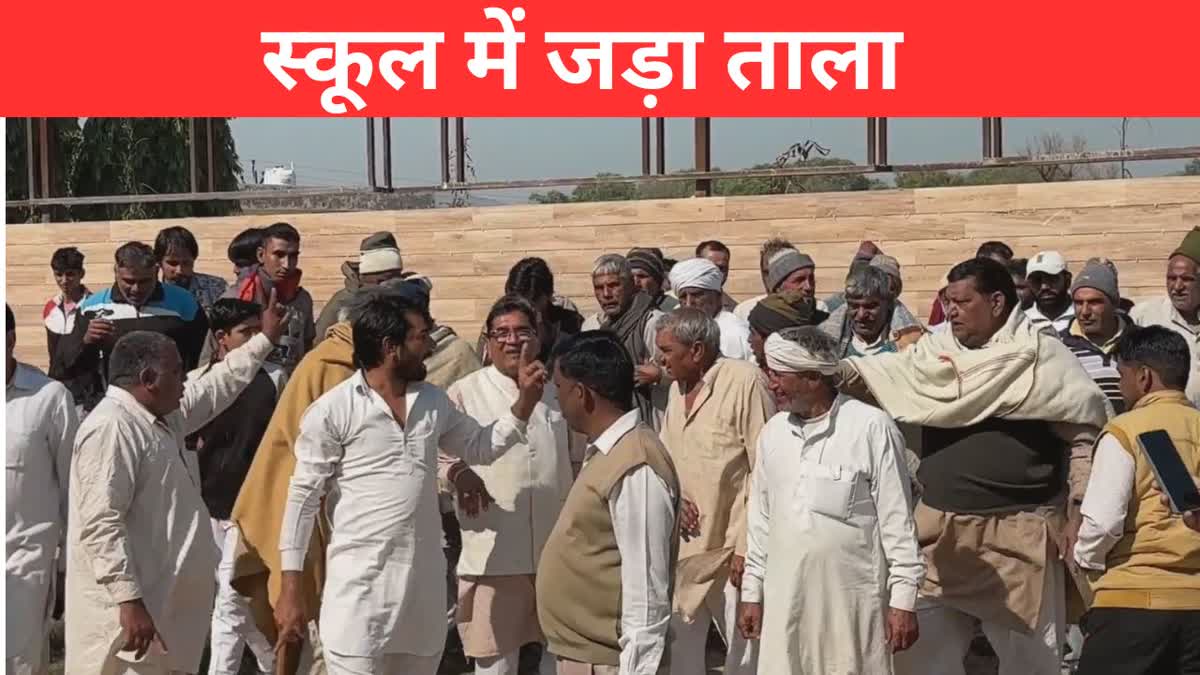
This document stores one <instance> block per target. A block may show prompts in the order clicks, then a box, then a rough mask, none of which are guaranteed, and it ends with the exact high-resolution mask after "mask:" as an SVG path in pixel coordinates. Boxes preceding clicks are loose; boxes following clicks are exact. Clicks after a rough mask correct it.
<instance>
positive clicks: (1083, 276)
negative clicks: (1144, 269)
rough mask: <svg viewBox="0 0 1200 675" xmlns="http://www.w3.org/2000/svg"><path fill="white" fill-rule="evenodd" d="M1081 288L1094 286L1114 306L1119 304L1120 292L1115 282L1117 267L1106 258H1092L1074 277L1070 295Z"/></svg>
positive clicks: (1073, 294)
mask: <svg viewBox="0 0 1200 675" xmlns="http://www.w3.org/2000/svg"><path fill="white" fill-rule="evenodd" d="M1081 288H1094V289H1096V290H1098V291H1100V292H1101V293H1103V294H1104V295H1106V296H1108V299H1109V301H1110V302H1112V304H1113V305H1114V306H1117V305H1120V304H1121V293H1120V290H1119V288H1118V283H1117V268H1116V266H1115V265H1113V264H1112V263H1111V262H1109V261H1107V260H1101V259H1098V258H1093V259H1091V260H1089V261H1087V264H1085V265H1084V266H1083V271H1082V272H1080V273H1079V276H1077V277H1075V281H1074V282H1073V283H1072V284H1071V296H1072V297H1074V296H1075V291H1077V290H1079V289H1081Z"/></svg>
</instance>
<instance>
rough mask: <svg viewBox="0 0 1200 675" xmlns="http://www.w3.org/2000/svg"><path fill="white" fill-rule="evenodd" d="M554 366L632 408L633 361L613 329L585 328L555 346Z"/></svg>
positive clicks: (622, 406)
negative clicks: (611, 331)
mask: <svg viewBox="0 0 1200 675" xmlns="http://www.w3.org/2000/svg"><path fill="white" fill-rule="evenodd" d="M553 359H554V362H555V366H556V367H557V368H558V369H559V371H560V372H562V374H563V375H564V376H566V377H569V378H571V379H572V380H575V381H577V382H579V383H580V384H582V385H583V386H585V387H587V388H588V389H590V390H592V393H593V394H595V395H597V396H599V397H600V398H602V399H604V400H606V401H608V402H609V403H612V404H613V405H615V406H617V408H619V409H621V410H624V411H629V410H632V409H633V361H632V360H631V359H630V358H629V353H628V352H626V351H625V347H624V346H622V345H621V342H620V341H619V340H617V337H616V336H615V335H613V334H612V333H610V332H608V331H604V330H585V331H583V332H582V333H579V334H578V335H573V336H571V337H569V338H567V339H566V340H565V341H563V342H562V343H560V344H559V345H558V346H557V347H555V349H554V356H553Z"/></svg>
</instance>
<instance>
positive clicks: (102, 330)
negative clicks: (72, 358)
mask: <svg viewBox="0 0 1200 675" xmlns="http://www.w3.org/2000/svg"><path fill="white" fill-rule="evenodd" d="M112 334H113V322H111V321H109V320H107V319H92V320H91V321H88V327H87V332H86V333H84V334H83V343H84V344H85V345H105V344H108V342H109V341H110V340H112Z"/></svg>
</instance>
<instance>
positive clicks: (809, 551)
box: [742, 394, 925, 611]
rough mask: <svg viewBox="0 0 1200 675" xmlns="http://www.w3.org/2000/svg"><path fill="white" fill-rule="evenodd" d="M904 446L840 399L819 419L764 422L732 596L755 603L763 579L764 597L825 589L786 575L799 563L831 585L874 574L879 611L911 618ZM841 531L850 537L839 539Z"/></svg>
mask: <svg viewBox="0 0 1200 675" xmlns="http://www.w3.org/2000/svg"><path fill="white" fill-rule="evenodd" d="M904 447H905V446H904V437H903V435H902V434H901V433H900V430H899V428H897V427H896V424H895V422H893V421H892V419H891V418H890V417H888V415H887V413H885V412H883V411H882V410H880V409H878V408H875V407H872V406H869V405H867V404H865V403H862V402H859V401H856V400H854V399H850V398H848V397H846V396H845V395H841V394H839V395H838V397H837V398H836V399H835V400H834V403H833V406H832V408H830V410H829V412H828V413H826V414H825V415H823V416H821V417H819V418H815V419H812V420H800V419H799V418H798V417H796V416H794V415H792V414H790V413H786V412H781V413H779V414H777V415H775V416H774V417H772V418H771V419H770V421H768V422H767V425H766V427H765V428H764V429H763V431H762V433H761V434H760V435H759V441H758V462H757V465H756V466H755V469H754V473H753V477H752V482H753V485H752V488H751V494H750V514H749V537H748V551H747V555H746V572H745V576H744V577H743V579H742V598H743V599H744V600H745V601H747V602H763V595H764V594H763V589H764V585H765V583H766V577H767V576H768V575H770V576H771V580H770V584H771V593H772V594H775V593H783V594H785V595H786V594H787V593H789V592H795V593H802V591H801V590H800V589H801V588H802V586H803V585H804V584H823V583H825V580H821V579H819V578H814V577H813V576H811V575H810V576H795V575H794V574H792V573H791V572H795V571H797V570H794V569H792V567H793V566H794V565H800V566H802V567H806V568H808V569H809V570H812V571H814V573H815V571H817V570H822V569H823V570H826V571H827V573H828V574H830V575H832V577H833V578H837V579H841V578H845V579H850V578H855V579H862V578H870V576H871V575H873V574H874V575H877V577H878V578H879V580H880V588H879V589H878V592H879V593H881V594H882V593H884V592H885V591H886V597H889V598H890V600H889V605H890V606H891V607H894V608H896V609H903V610H908V611H912V610H913V607H914V606H915V603H916V598H917V589H918V588H919V587H920V585H921V583H922V581H923V580H924V575H925V565H924V563H923V562H922V561H921V557H920V554H919V552H918V550H917V537H916V526H915V525H914V521H913V517H912V496H911V493H910V491H909V478H908V471H907V469H906V464H905V461H904V458H903V453H904ZM788 524H791V525H790V526H789V525H788ZM846 525H851V526H853V527H854V528H856V529H858V530H859V531H860V534H859V535H856V536H853V537H850V536H847V535H846V534H845V529H844V528H845V526H846ZM795 527H798V528H800V529H793V528H795ZM839 527H840V528H841V529H839ZM863 535H865V536H863ZM831 555H832V556H835V559H834V560H828V559H824V558H823V556H831ZM776 558H778V560H776ZM852 568H853V569H857V570H859V571H861V572H863V573H862V574H858V573H856V572H852V571H850V570H851V569H852ZM873 568H875V571H874V572H872V571H871V570H872V569H873ZM773 570H777V571H775V572H774V574H772V571H773ZM789 570H791V572H789ZM843 575H844V576H843ZM835 587H838V588H841V587H842V586H837V585H836V583H835ZM875 597H878V595H876V596H875Z"/></svg>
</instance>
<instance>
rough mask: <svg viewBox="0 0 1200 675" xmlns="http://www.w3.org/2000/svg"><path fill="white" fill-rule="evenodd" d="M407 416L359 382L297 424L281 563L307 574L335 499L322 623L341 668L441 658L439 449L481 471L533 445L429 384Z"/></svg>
mask: <svg viewBox="0 0 1200 675" xmlns="http://www.w3.org/2000/svg"><path fill="white" fill-rule="evenodd" d="M405 405H406V407H407V420H406V424H405V426H401V425H400V424H399V423H398V422H397V421H396V418H395V416H394V415H393V414H392V410H391V408H390V406H388V404H387V402H386V401H384V400H383V398H382V397H381V396H380V395H379V394H378V393H376V392H375V391H374V390H373V389H371V387H370V386H368V385H367V382H366V379H365V378H364V376H363V372H362V371H361V370H360V371H358V372H356V373H355V374H354V375H352V376H351V377H350V379H348V380H346V381H345V382H342V383H341V384H339V385H338V386H336V387H334V388H333V389H330V390H329V391H328V392H326V393H325V395H324V396H322V397H321V398H319V399H317V400H316V402H314V403H313V404H312V405H311V406H309V408H308V411H307V412H305V414H304V418H303V420H302V421H301V422H300V436H299V438H297V439H296V446H295V453H296V468H295V470H294V472H293V474H292V477H291V487H290V489H289V492H288V504H287V508H286V510H285V511H284V516H283V524H282V529H281V532H280V536H279V551H280V557H281V561H282V568H283V570H285V571H300V570H302V569H303V568H304V556H305V554H306V553H307V552H308V544H309V539H310V538H311V537H312V528H313V522H314V520H315V516H316V513H317V509H318V508H319V507H320V503H321V496H322V495H323V494H325V493H326V492H328V497H327V499H326V500H325V509H326V511H327V512H328V515H329V522H330V530H331V531H330V535H329V544H328V546H327V547H326V550H325V558H326V574H325V587H324V589H323V590H322V594H321V617H320V622H319V623H320V626H321V644H322V646H323V648H324V649H327V650H329V651H331V652H333V653H335V654H339V655H341V656H353V657H372V658H374V657H381V656H384V655H388V654H414V655H418V656H430V655H435V654H438V653H439V652H440V651H441V649H442V646H443V644H444V642H445V638H446V623H445V621H444V620H443V619H440V618H439V617H444V616H446V557H445V555H444V554H443V553H442V522H441V513H440V509H439V508H438V498H437V471H438V449H439V447H440V448H441V450H442V451H443V452H445V453H446V454H448V455H452V456H454V457H459V458H461V459H463V460H465V461H466V462H468V463H470V464H479V463H484V462H491V461H494V460H495V459H496V457H498V456H499V455H500V454H502V453H503V452H504V451H505V450H507V449H510V448H512V447H513V446H515V445H516V444H517V443H521V442H524V441H525V440H526V439H525V427H526V425H525V423H524V422H521V421H520V420H518V419H517V418H516V417H513V415H512V414H511V413H509V414H508V415H505V416H504V417H501V418H500V419H499V420H497V421H496V422H495V423H493V424H491V425H488V426H486V427H485V426H480V425H479V423H478V422H476V421H475V420H474V419H472V418H471V417H468V416H467V415H464V414H463V413H461V412H459V410H458V409H457V408H455V407H454V404H452V403H451V402H450V399H449V397H448V396H446V392H444V391H442V390H441V389H439V388H437V387H435V386H433V385H431V384H428V383H425V382H412V383H409V386H408V392H407V394H406V396H405Z"/></svg>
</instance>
